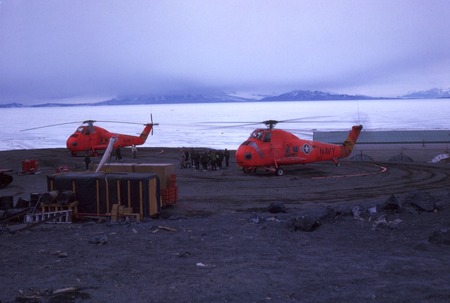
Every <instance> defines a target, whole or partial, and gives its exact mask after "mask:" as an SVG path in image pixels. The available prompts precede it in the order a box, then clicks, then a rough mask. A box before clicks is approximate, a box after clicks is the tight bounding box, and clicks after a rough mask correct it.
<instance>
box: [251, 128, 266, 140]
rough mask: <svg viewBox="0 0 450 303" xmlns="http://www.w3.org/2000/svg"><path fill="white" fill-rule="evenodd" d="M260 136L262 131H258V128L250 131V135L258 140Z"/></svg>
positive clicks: (260, 138)
mask: <svg viewBox="0 0 450 303" xmlns="http://www.w3.org/2000/svg"><path fill="white" fill-rule="evenodd" d="M262 136H263V132H262V131H260V130H255V131H254V132H253V133H252V137H253V138H255V139H258V140H262Z"/></svg>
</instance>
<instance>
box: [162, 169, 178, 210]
mask: <svg viewBox="0 0 450 303" xmlns="http://www.w3.org/2000/svg"><path fill="white" fill-rule="evenodd" d="M176 181H177V175H176V174H171V175H170V179H169V182H168V184H167V186H166V188H162V189H161V200H162V207H170V206H173V205H175V203H177V198H178V186H177V182H176Z"/></svg>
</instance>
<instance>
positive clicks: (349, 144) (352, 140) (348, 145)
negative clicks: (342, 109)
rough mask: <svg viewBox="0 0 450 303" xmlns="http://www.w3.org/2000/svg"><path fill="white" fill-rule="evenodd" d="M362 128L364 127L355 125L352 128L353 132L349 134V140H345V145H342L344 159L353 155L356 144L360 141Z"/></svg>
mask: <svg viewBox="0 0 450 303" xmlns="http://www.w3.org/2000/svg"><path fill="white" fill-rule="evenodd" d="M362 128H363V126H362V125H355V126H353V127H352V130H351V131H350V133H349V134H348V137H347V139H345V141H344V143H343V144H342V157H347V156H349V155H350V154H351V153H352V151H353V148H354V147H355V144H356V140H358V137H359V134H360V133H361V130H362Z"/></svg>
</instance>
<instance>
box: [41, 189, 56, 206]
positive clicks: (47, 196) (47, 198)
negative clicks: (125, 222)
mask: <svg viewBox="0 0 450 303" xmlns="http://www.w3.org/2000/svg"><path fill="white" fill-rule="evenodd" d="M58 195H59V191H57V190H53V191H49V192H46V193H43V194H42V196H41V202H42V203H45V204H51V203H56V199H57V198H58Z"/></svg>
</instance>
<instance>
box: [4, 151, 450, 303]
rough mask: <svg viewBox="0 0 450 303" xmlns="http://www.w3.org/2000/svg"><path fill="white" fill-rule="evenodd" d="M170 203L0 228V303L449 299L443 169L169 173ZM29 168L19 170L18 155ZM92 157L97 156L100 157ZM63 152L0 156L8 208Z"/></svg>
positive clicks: (144, 159) (40, 182)
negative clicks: (147, 213) (173, 193)
mask: <svg viewBox="0 0 450 303" xmlns="http://www.w3.org/2000/svg"><path fill="white" fill-rule="evenodd" d="M124 156H125V158H124V161H125V162H127V161H128V162H133V163H136V162H138V163H155V162H157V163H175V164H176V174H177V186H178V189H179V199H178V201H177V204H176V205H175V206H174V207H171V208H167V209H164V210H162V212H161V214H160V216H159V217H158V218H146V219H145V220H143V221H142V222H140V223H137V222H126V221H121V222H118V223H111V222H109V221H107V220H92V219H85V220H79V221H77V222H74V223H72V224H42V225H38V226H35V227H33V228H29V229H24V230H20V229H21V228H23V227H24V226H26V225H25V224H24V223H22V222H21V221H13V222H8V223H2V225H1V226H0V285H1V287H0V301H1V302H3V303H5V302H450V235H449V233H450V232H449V230H450V190H449V186H450V177H449V175H450V164H448V163H441V164H427V163H390V162H386V163H375V162H362V161H361V162H358V161H350V160H348V161H342V162H341V165H340V166H338V167H336V166H335V165H334V164H333V163H316V164H312V165H306V166H292V167H286V170H285V175H283V176H281V177H279V176H275V175H272V174H270V173H267V172H265V171H260V172H258V173H257V174H256V175H245V174H243V173H242V172H241V171H239V170H238V169H237V168H236V165H235V162H234V157H233V156H232V158H231V164H230V167H229V168H226V169H220V170H217V171H210V170H209V171H195V170H194V169H192V168H180V167H179V165H178V164H179V150H178V149H164V148H142V149H139V151H138V154H137V159H132V158H131V151H128V150H126V151H124ZM25 159H36V160H38V162H39V173H37V174H31V175H28V174H25V175H21V176H19V175H17V172H20V171H21V163H22V160H25ZM98 160H99V159H94V161H98ZM82 161H83V159H82V158H81V157H71V156H70V155H69V154H68V152H67V151H66V150H64V149H48V150H47V149H45V150H19V151H4V152H0V168H10V169H12V170H13V171H12V172H11V173H10V174H11V175H12V176H13V177H14V180H13V182H12V183H11V184H9V185H8V186H6V187H5V188H3V189H0V196H14V199H15V201H16V200H17V199H19V198H20V197H22V198H25V199H26V198H29V197H30V194H31V193H43V192H46V191H47V183H46V180H47V175H49V174H53V173H55V172H56V168H57V167H58V166H60V165H67V166H68V168H69V170H71V171H78V170H79V171H82V170H84V164H83V162H82Z"/></svg>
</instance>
